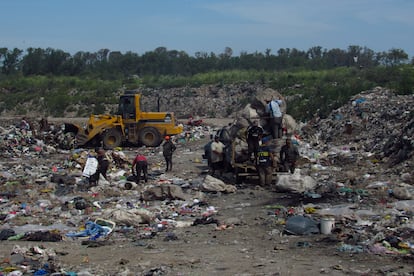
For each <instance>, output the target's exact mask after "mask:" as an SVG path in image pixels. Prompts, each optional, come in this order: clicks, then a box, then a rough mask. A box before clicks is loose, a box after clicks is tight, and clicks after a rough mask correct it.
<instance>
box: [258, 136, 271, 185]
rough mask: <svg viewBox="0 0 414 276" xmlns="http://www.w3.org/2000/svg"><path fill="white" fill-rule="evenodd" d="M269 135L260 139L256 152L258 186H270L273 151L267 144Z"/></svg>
mask: <svg viewBox="0 0 414 276" xmlns="http://www.w3.org/2000/svg"><path fill="white" fill-rule="evenodd" d="M269 142H270V137H265V138H263V140H262V145H261V146H260V147H259V150H258V152H257V162H256V170H257V173H258V175H259V185H260V186H270V185H271V184H272V177H273V157H274V156H273V152H272V150H271V148H270V146H269Z"/></svg>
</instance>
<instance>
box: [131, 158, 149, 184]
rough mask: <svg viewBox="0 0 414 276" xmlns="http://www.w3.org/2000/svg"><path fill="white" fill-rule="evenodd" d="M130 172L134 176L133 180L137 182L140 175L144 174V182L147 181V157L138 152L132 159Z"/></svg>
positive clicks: (139, 179)
mask: <svg viewBox="0 0 414 276" xmlns="http://www.w3.org/2000/svg"><path fill="white" fill-rule="evenodd" d="M131 170H132V174H133V175H135V176H136V180H135V182H136V183H137V184H139V182H140V181H141V175H142V174H143V175H144V180H145V182H148V161H147V158H146V157H145V156H144V155H142V154H141V153H139V152H138V154H137V156H135V158H134V161H132V168H131Z"/></svg>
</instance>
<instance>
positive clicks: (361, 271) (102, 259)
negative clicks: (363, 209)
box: [0, 122, 414, 275]
mask: <svg viewBox="0 0 414 276" xmlns="http://www.w3.org/2000/svg"><path fill="white" fill-rule="evenodd" d="M225 123H226V122H223V124H225ZM207 141H208V140H207V138H205V139H202V140H197V141H192V142H188V143H186V144H184V145H178V150H177V151H178V152H177V153H176V157H174V168H173V171H172V172H171V173H169V174H168V175H167V176H169V177H171V178H177V177H179V178H182V179H187V180H188V179H194V178H197V177H200V176H202V175H203V174H204V173H205V171H206V169H207V167H206V164H205V163H200V162H196V160H197V159H200V157H201V155H202V154H203V146H204V144H205V143H206V142H207ZM134 151H135V149H125V152H126V153H127V154H128V155H129V156H132V155H133V154H134ZM178 156H180V157H178ZM151 158H153V159H156V160H152V161H156V162H161V163H162V161H160V160H162V159H161V158H160V156H159V155H155V156H153V157H150V162H151ZM29 162H30V160H29ZM224 179H225V182H226V183H229V184H234V181H233V180H232V175H231V174H226V175H225V178H224ZM151 181H152V180H150V183H151ZM141 185H143V184H141ZM192 192H193V191H191V190H189V191H188V193H192ZM125 195H126V196H128V194H127V193H126V194H125ZM204 200H205V202H206V203H207V204H208V205H209V206H214V208H215V210H216V211H217V214H216V215H214V216H213V217H212V218H214V219H215V220H217V221H218V222H219V223H218V224H219V225H221V226H222V227H217V226H218V224H215V223H211V224H198V225H194V226H187V227H177V228H168V227H167V228H166V229H163V230H160V231H158V232H156V234H155V236H153V237H151V238H143V237H142V236H140V235H139V231H136V230H134V229H117V231H115V232H114V233H113V234H112V235H111V236H110V237H109V239H108V240H106V241H102V242H101V243H94V244H89V245H85V244H82V241H81V240H78V239H69V238H66V239H65V240H64V241H61V242H27V241H1V248H0V259H1V260H3V264H2V265H1V266H2V267H5V266H7V262H6V261H7V260H8V259H10V257H11V256H10V254H11V252H12V249H13V247H14V246H15V245H18V246H20V247H23V246H26V247H32V246H43V247H44V248H49V249H54V250H55V251H56V253H57V256H56V262H55V263H56V265H57V266H59V267H60V268H62V269H64V270H65V271H66V272H69V271H73V272H77V273H78V275H305V274H307V275H319V274H327V275H413V273H414V263H413V260H412V259H411V258H406V257H404V256H401V255H374V254H370V253H365V252H364V253H350V252H340V251H338V250H337V249H336V247H337V245H338V242H339V239H338V237H337V236H336V235H335V234H331V235H322V234H316V235H308V236H294V235H289V234H286V233H284V225H283V224H280V223H278V221H277V219H276V217H275V214H274V210H272V209H271V208H269V206H275V205H283V206H290V207H295V206H300V205H301V204H302V203H304V199H303V198H301V197H300V196H297V195H292V194H288V193H280V192H276V191H274V190H273V189H271V188H262V187H259V186H257V185H256V184H255V183H254V180H253V181H252V183H243V184H241V185H238V186H237V191H236V192H235V193H228V194H226V193H205V199H204ZM323 200H324V199H322V201H323ZM334 200H336V199H326V201H327V202H329V201H334ZM319 202H320V201H319ZM336 203H338V202H336ZM157 204H159V202H149V205H150V206H151V205H157ZM196 218H197V217H196V216H194V215H192V214H187V215H183V216H181V217H180V220H184V221H194V220H195V219H196ZM337 226H338V227H343V226H341V225H340V224H338V225H337ZM82 273H83V274H82ZM88 273H89V274H88ZM28 275H32V274H28Z"/></svg>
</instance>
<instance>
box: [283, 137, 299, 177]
mask: <svg viewBox="0 0 414 276" xmlns="http://www.w3.org/2000/svg"><path fill="white" fill-rule="evenodd" d="M298 157H299V151H298V148H297V147H296V146H295V145H292V140H291V139H290V138H287V139H286V144H284V145H283V146H282V148H281V149H280V162H281V164H282V167H283V171H285V172H288V171H290V173H292V174H293V173H294V172H295V168H296V160H297V159H298Z"/></svg>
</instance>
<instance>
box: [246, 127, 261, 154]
mask: <svg viewBox="0 0 414 276" xmlns="http://www.w3.org/2000/svg"><path fill="white" fill-rule="evenodd" d="M263 132H264V131H263V128H262V127H261V126H259V122H258V121H257V120H254V121H253V123H252V124H251V125H250V126H249V127H248V128H247V130H246V133H247V150H248V154H249V158H250V160H256V159H257V152H258V150H259V146H260V140H261V139H262V136H263Z"/></svg>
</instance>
